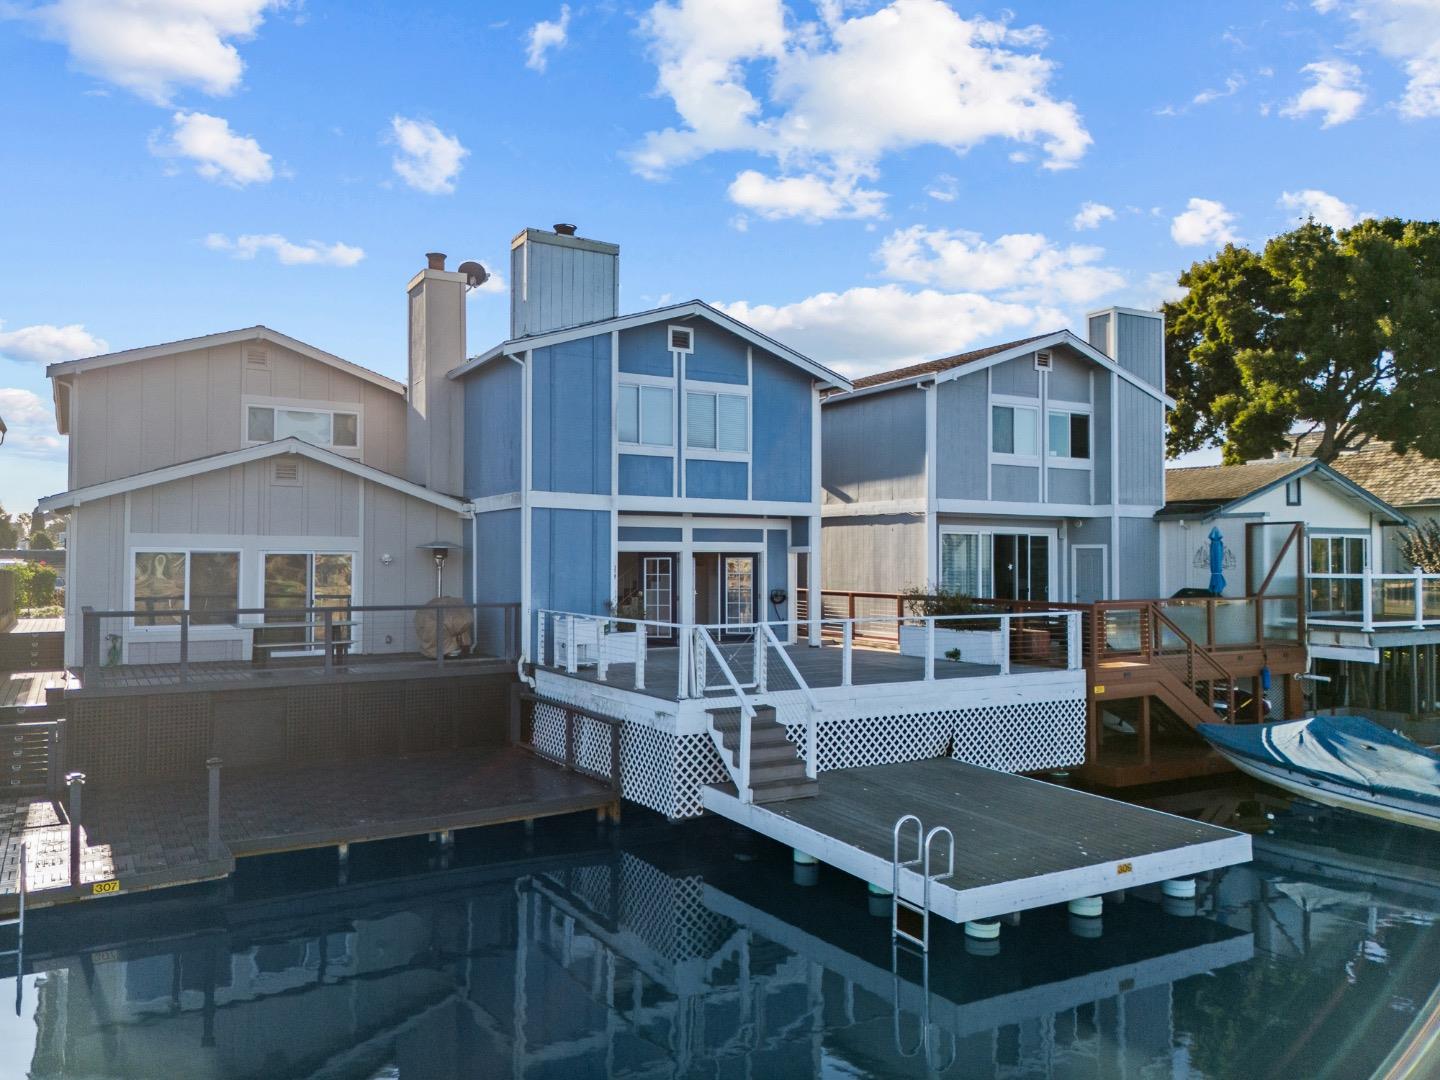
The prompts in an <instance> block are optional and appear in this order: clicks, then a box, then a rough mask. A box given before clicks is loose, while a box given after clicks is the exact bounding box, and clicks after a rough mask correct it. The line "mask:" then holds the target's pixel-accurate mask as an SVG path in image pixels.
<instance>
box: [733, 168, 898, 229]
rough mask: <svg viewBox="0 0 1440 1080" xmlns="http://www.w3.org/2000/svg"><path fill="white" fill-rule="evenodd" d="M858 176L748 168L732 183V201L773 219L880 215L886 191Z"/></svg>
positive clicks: (819, 219) (822, 219) (822, 218)
mask: <svg viewBox="0 0 1440 1080" xmlns="http://www.w3.org/2000/svg"><path fill="white" fill-rule="evenodd" d="M857 183H858V181H857V179H853V178H852V179H843V178H837V177H828V178H827V177H824V176H817V175H815V174H813V173H810V174H807V175H804V176H776V177H770V176H766V175H764V174H763V173H759V172H756V171H755V170H754V169H746V170H745V171H744V172H742V173H741V174H740V175H739V176H737V177H735V180H734V182H733V183H731V185H730V192H729V194H730V200H731V201H732V202H734V203H735V204H736V205H737V206H743V207H744V208H745V209H746V210H750V211H753V212H754V213H756V214H759V215H760V216H761V217H763V218H769V219H770V220H772V221H775V220H778V219H780V218H790V217H798V218H803V219H804V220H806V221H810V222H816V221H825V220H828V219H831V218H868V217H880V216H882V215H883V214H884V211H885V193H884V192H883V191H872V190H869V189H866V188H862V187H858V186H857Z"/></svg>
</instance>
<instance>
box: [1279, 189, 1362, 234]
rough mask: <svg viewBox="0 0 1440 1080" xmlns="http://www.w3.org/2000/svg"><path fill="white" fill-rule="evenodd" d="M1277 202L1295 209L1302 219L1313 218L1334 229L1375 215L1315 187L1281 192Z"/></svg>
mask: <svg viewBox="0 0 1440 1080" xmlns="http://www.w3.org/2000/svg"><path fill="white" fill-rule="evenodd" d="M1279 204H1280V205H1281V206H1283V207H1284V208H1285V209H1287V210H1295V211H1297V213H1298V216H1299V217H1300V218H1302V219H1304V218H1314V219H1315V220H1316V221H1318V222H1321V223H1322V224H1325V225H1329V226H1330V227H1332V228H1335V229H1348V228H1349V227H1350V226H1351V225H1354V224H1355V223H1356V222H1357V221H1360V220H1361V219H1363V218H1367V217H1374V216H1375V215H1374V214H1373V213H1371V212H1370V211H1368V210H1367V211H1363V212H1362V211H1360V210H1357V209H1355V204H1354V203H1347V202H1346V201H1345V200H1344V199H1342V198H1340V197H1339V196H1338V195H1331V194H1330V193H1329V192H1328V191H1320V190H1318V189H1317V188H1306V189H1304V190H1303V191H1285V192H1282V193H1281V195H1280V200H1279Z"/></svg>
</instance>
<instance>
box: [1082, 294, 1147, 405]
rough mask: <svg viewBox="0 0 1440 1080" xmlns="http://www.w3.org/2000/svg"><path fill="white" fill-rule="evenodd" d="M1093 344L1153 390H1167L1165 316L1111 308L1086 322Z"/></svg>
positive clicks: (1093, 314)
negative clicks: (1155, 388) (1152, 387)
mask: <svg viewBox="0 0 1440 1080" xmlns="http://www.w3.org/2000/svg"><path fill="white" fill-rule="evenodd" d="M1086 326H1087V335H1088V337H1089V340H1090V344H1091V345H1094V346H1095V347H1096V348H1097V349H1099V350H1100V351H1101V352H1103V353H1104V354H1105V355H1106V356H1108V357H1110V359H1112V360H1114V361H1115V362H1116V363H1117V364H1119V365H1120V366H1121V367H1122V368H1124V369H1125V370H1126V371H1128V372H1130V374H1132V375H1136V376H1138V377H1140V378H1142V379H1144V380H1145V381H1146V382H1147V383H1149V384H1150V385H1151V386H1154V387H1158V388H1159V389H1161V390H1163V389H1165V316H1164V315H1162V314H1161V313H1160V312H1158V311H1141V310H1140V309H1139V308H1122V307H1112V308H1105V309H1103V310H1101V311H1092V312H1091V313H1090V315H1089V316H1088V318H1087V319H1086Z"/></svg>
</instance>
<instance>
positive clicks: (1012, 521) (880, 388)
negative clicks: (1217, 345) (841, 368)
mask: <svg viewBox="0 0 1440 1080" xmlns="http://www.w3.org/2000/svg"><path fill="white" fill-rule="evenodd" d="M1164 340H1165V335H1164V324H1163V321H1162V318H1161V316H1160V315H1159V314H1158V313H1157V312H1150V311H1136V310H1131V309H1128V308H1109V309H1107V310H1105V311H1100V312H1096V313H1094V314H1092V315H1091V316H1090V317H1089V340H1088V341H1087V340H1084V339H1081V338H1079V337H1077V336H1076V335H1075V334H1073V333H1071V332H1070V331H1068V330H1059V331H1056V332H1054V333H1049V334H1042V335H1039V336H1036V337H1031V338H1025V339H1023V340H1020V341H1011V342H1007V343H1005V344H1003V345H996V346H992V347H990V348H986V349H979V350H976V351H973V352H967V353H961V354H959V355H956V356H948V357H944V358H943V359H939V360H932V361H927V362H925V363H922V364H916V365H914V366H911V367H906V368H901V369H899V370H896V371H888V372H884V373H882V374H878V375H871V376H868V377H866V378H862V379H857V380H856V381H855V384H854V390H852V391H850V392H846V393H836V394H831V395H829V396H828V397H827V398H826V399H825V403H824V416H823V424H822V433H823V434H822V446H823V450H822V461H823V465H822V477H823V484H824V505H823V507H822V514H823V530H822V538H823V542H822V558H823V564H824V567H825V577H824V585H825V588H826V589H827V590H838V591H852V592H896V591H899V590H902V589H905V588H908V587H912V586H924V585H936V584H938V585H940V586H943V587H945V588H947V589H953V590H958V591H961V592H964V593H967V594H969V595H972V596H991V597H998V598H1004V599H1015V600H1037V601H1046V600H1048V601H1078V602H1090V601H1095V600H1100V599H1128V598H1148V597H1154V596H1157V595H1158V590H1159V588H1160V567H1159V535H1158V531H1157V526H1156V522H1155V520H1154V515H1155V512H1156V511H1157V510H1159V509H1160V507H1161V506H1162V505H1163V504H1164V502H1165V476H1164V425H1165V409H1166V407H1167V406H1168V405H1170V404H1173V403H1172V402H1171V400H1170V399H1169V398H1167V397H1166V395H1165V392H1164V389H1163V388H1164V385H1165V355H1164Z"/></svg>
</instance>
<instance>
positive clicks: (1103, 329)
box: [1087, 313, 1114, 359]
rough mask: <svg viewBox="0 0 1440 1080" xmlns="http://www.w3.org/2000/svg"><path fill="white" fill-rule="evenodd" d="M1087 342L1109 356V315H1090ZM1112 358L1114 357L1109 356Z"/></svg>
mask: <svg viewBox="0 0 1440 1080" xmlns="http://www.w3.org/2000/svg"><path fill="white" fill-rule="evenodd" d="M1087 333H1088V334H1089V342H1090V344H1091V345H1094V346H1095V348H1097V349H1099V350H1100V351H1101V352H1102V353H1104V354H1105V355H1106V356H1110V315H1109V313H1106V314H1104V315H1091V316H1090V324H1089V326H1088V327H1087ZM1111 359H1114V357H1111Z"/></svg>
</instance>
